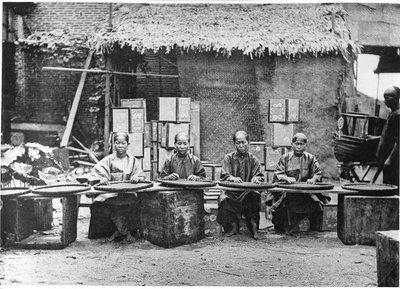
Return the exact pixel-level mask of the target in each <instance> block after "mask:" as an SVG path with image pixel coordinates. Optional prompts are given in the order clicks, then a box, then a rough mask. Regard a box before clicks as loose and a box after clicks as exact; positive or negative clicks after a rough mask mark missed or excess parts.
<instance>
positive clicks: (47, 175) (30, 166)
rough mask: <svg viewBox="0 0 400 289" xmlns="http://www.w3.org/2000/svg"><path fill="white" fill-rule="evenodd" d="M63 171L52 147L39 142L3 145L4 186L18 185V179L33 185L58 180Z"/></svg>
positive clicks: (2, 182) (2, 177)
mask: <svg viewBox="0 0 400 289" xmlns="http://www.w3.org/2000/svg"><path fill="white" fill-rule="evenodd" d="M63 172H64V171H63V168H62V166H61V164H60V163H59V162H58V161H56V160H55V159H54V157H53V153H52V151H51V149H50V147H47V146H43V145H41V144H38V143H26V144H22V145H19V146H12V145H8V144H2V145H1V185H2V187H5V186H16V185H15V183H16V182H15V181H16V180H19V181H20V182H22V183H24V184H28V185H32V186H40V185H46V184H49V183H53V182H56V181H57V178H58V175H60V174H62V173H63Z"/></svg>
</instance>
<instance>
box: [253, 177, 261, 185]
mask: <svg viewBox="0 0 400 289" xmlns="http://www.w3.org/2000/svg"><path fill="white" fill-rule="evenodd" d="M251 182H252V183H255V184H261V180H260V177H253V178H252V179H251Z"/></svg>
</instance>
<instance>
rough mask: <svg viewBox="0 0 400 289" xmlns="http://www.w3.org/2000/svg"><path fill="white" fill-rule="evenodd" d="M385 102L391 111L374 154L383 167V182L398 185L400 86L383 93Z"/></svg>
mask: <svg viewBox="0 0 400 289" xmlns="http://www.w3.org/2000/svg"><path fill="white" fill-rule="evenodd" d="M383 97H384V98H385V104H386V106H387V107H388V108H390V110H391V111H392V112H391V113H390V114H389V117H388V119H387V120H386V123H385V126H384V127H383V130H382V135H381V139H380V142H379V145H378V149H377V152H376V156H377V157H378V161H379V166H380V167H381V168H383V183H384V184H391V185H396V186H399V121H400V117H399V116H400V109H399V98H400V88H398V87H396V86H392V87H389V88H388V89H386V90H385V92H384V93H383Z"/></svg>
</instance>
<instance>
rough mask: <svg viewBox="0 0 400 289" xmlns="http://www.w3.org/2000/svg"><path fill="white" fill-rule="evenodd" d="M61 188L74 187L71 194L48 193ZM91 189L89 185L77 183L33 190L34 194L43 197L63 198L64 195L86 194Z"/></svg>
mask: <svg viewBox="0 0 400 289" xmlns="http://www.w3.org/2000/svg"><path fill="white" fill-rule="evenodd" d="M61 187H74V188H75V189H73V190H72V191H71V192H59V193H58V192H54V191H46V189H52V188H61ZM90 189H91V186H90V185H87V184H77V183H63V184H53V185H47V186H40V187H36V188H33V189H32V193H34V194H38V195H42V196H62V195H67V196H68V195H73V194H77V193H81V192H86V191H89V190H90Z"/></svg>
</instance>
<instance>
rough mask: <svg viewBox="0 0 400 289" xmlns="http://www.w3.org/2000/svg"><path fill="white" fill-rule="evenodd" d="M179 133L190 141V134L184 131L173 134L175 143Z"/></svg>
mask: <svg viewBox="0 0 400 289" xmlns="http://www.w3.org/2000/svg"><path fill="white" fill-rule="evenodd" d="M180 135H184V136H185V137H187V139H188V142H189V143H190V136H189V135H188V134H187V133H186V132H178V133H177V134H176V135H175V143H177V142H178V137H179V136H180Z"/></svg>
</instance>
